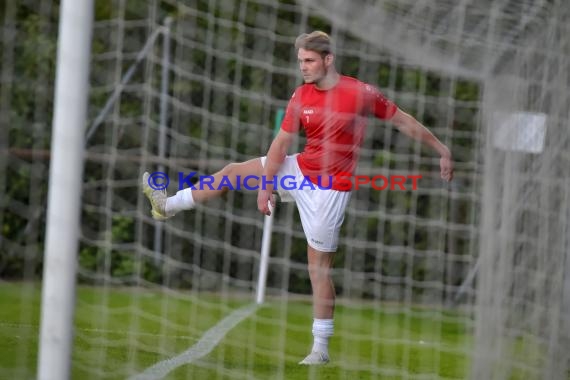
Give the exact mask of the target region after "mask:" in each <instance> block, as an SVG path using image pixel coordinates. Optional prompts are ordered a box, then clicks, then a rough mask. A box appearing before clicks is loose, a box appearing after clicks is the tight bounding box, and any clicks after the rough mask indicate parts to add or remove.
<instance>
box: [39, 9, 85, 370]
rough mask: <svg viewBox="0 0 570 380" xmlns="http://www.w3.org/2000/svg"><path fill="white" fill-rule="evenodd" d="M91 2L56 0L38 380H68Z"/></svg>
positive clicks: (81, 178)
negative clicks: (51, 120)
mask: <svg viewBox="0 0 570 380" xmlns="http://www.w3.org/2000/svg"><path fill="white" fill-rule="evenodd" d="M92 23H93V0H82V1H77V0H62V2H61V5H60V21H59V41H58V50H57V73H56V84H55V105H54V118H53V130H52V140H51V141H52V144H51V162H50V179H49V194H48V210H47V231H46V245H45V258H44V268H43V288H42V309H41V326H40V343H39V359H38V360H39V362H38V379H39V380H65V379H69V378H70V369H71V365H70V364H71V351H72V340H73V314H74V305H75V276H76V254H77V248H78V240H79V225H80V219H81V218H80V207H81V186H82V182H83V155H84V144H85V123H86V115H87V96H88V89H89V88H88V78H89V61H90V55H91V33H92Z"/></svg>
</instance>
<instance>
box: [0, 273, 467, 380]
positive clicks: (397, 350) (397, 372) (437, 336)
mask: <svg viewBox="0 0 570 380" xmlns="http://www.w3.org/2000/svg"><path fill="white" fill-rule="evenodd" d="M40 293H41V290H40V286H39V285H37V284H23V283H19V284H7V283H2V284H0V378H1V379H33V378H35V377H36V365H37V363H36V362H37V347H38V334H39V310H40ZM251 302H252V301H251V298H249V297H230V296H227V295H224V294H199V293H192V292H186V293H182V292H168V291H161V290H146V289H140V288H139V289H134V288H133V289H129V288H121V289H115V288H96V287H79V288H78V290H77V308H76V312H75V338H74V350H73V358H72V376H73V378H74V379H125V378H128V377H129V376H131V375H134V374H137V373H141V372H143V371H144V370H145V369H146V368H148V367H150V366H152V365H154V364H156V363H157V362H160V361H164V360H168V359H170V358H172V357H175V356H177V355H179V354H181V353H182V352H184V351H186V350H188V349H189V348H190V347H192V346H193V345H194V344H196V343H197V342H198V341H199V340H200V338H201V337H202V335H203V334H204V333H205V332H206V331H207V330H209V329H210V328H212V327H214V326H216V324H217V323H218V322H219V321H220V320H222V319H223V318H224V317H225V316H227V315H228V314H230V313H231V312H232V311H233V310H235V309H237V308H239V307H242V306H244V305H247V304H249V303H251ZM311 323H312V307H311V303H310V301H307V300H294V299H288V300H287V299H285V298H272V299H270V300H269V301H268V302H267V304H266V305H264V306H262V307H260V308H259V309H258V310H257V311H256V312H255V313H254V314H253V315H252V316H250V317H249V318H246V319H245V320H244V321H242V322H241V323H240V324H238V325H237V326H236V327H235V328H234V329H232V330H231V331H229V332H228V334H227V335H226V336H225V337H224V338H223V339H222V340H221V342H220V344H218V345H217V346H216V347H215V348H214V349H213V350H212V352H210V353H209V354H208V355H206V356H204V357H202V358H200V359H198V360H196V361H195V362H193V363H191V364H185V365H182V366H179V367H177V368H176V369H174V370H173V371H172V372H170V374H169V375H168V376H167V377H166V378H167V379H211V378H215V379H251V378H254V379H287V380H289V379H308V378H309V379H351V380H352V379H401V378H422V377H430V378H434V377H435V378H438V377H439V378H443V379H464V378H467V377H468V371H469V369H468V368H469V347H470V346H471V339H472V338H471V334H470V333H469V320H468V319H466V318H464V317H463V316H461V315H459V314H457V313H454V312H448V311H442V310H435V309H426V308H421V309H420V308H404V307H401V306H395V305H381V304H359V305H352V304H348V303H346V304H344V303H342V302H339V305H338V306H337V308H336V314H335V335H334V337H333V338H332V340H331V345H330V356H331V363H329V364H328V365H326V366H322V367H318V368H315V367H312V368H307V367H302V366H299V365H298V364H297V362H298V361H299V360H301V359H302V358H303V357H304V356H305V355H306V354H307V353H308V352H309V350H310V348H311V343H312V335H311Z"/></svg>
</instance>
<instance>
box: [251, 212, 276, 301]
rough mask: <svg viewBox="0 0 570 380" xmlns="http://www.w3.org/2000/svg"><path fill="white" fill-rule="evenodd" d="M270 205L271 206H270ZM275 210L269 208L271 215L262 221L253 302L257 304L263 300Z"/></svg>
mask: <svg viewBox="0 0 570 380" xmlns="http://www.w3.org/2000/svg"><path fill="white" fill-rule="evenodd" d="M270 207H271V206H270ZM274 215H275V210H274V209H272V210H271V215H269V216H265V220H264V221H263V237H262V240H261V260H260V261H259V276H258V279H257V296H256V299H255V302H257V304H258V305H260V304H262V303H263V301H264V300H265V286H266V283H267V267H268V266H269V250H270V249H271V235H272V234H273V217H274Z"/></svg>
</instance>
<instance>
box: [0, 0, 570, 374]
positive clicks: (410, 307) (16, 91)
mask: <svg viewBox="0 0 570 380" xmlns="http://www.w3.org/2000/svg"><path fill="white" fill-rule="evenodd" d="M33 3H34V2H32V1H26V0H19V1H15V2H6V4H5V5H1V6H0V8H2V9H0V16H1V20H2V21H1V22H2V27H3V29H2V35H3V38H2V45H1V48H2V57H3V60H2V64H1V70H2V89H1V97H0V120H1V122H2V125H1V127H0V149H2V159H1V160H0V191H2V192H3V193H5V194H6V195H7V196H5V197H3V202H2V203H1V204H0V227H1V228H2V240H1V241H0V276H1V277H2V278H5V279H7V280H10V281H12V282H14V281H16V282H15V283H0V292H2V294H5V295H6V296H5V297H0V300H2V301H0V302H6V303H5V304H4V306H3V307H2V309H1V310H6V311H5V312H4V313H2V312H1V311H0V318H2V319H0V332H2V333H3V336H4V337H5V339H6V341H12V340H14V339H15V338H13V337H14V336H18V337H22V338H18V339H17V343H16V347H17V349H16V350H15V351H14V352H15V354H10V355H4V356H5V357H6V358H5V359H0V377H10V378H14V377H33V374H34V359H33V357H34V354H33V353H35V350H36V345H37V342H36V339H37V310H36V309H35V306H33V305H35V304H37V289H36V288H35V287H33V286H29V285H30V284H33V283H34V282H33V280H35V279H37V278H38V277H37V276H38V273H40V272H39V271H38V268H39V267H40V264H41V254H42V249H43V246H42V244H43V231H44V229H43V223H42V222H41V221H42V220H43V219H44V213H45V191H46V189H47V187H46V181H47V178H48V176H47V174H48V173H47V167H48V166H47V163H48V161H47V159H48V158H49V133H48V132H47V131H48V130H49V125H50V121H51V119H50V118H51V116H50V115H51V114H50V107H51V102H50V96H51V94H52V93H53V89H52V88H51V85H49V83H50V79H51V77H52V76H51V75H52V74H53V72H52V71H53V67H52V66H49V65H46V66H42V65H43V62H51V63H53V62H54V59H55V58H54V52H55V50H54V46H55V39H54V38H53V37H54V36H53V34H54V33H53V31H54V30H56V25H57V24H56V23H57V7H56V6H54V4H53V3H52V1H49V0H42V1H41V2H40V6H39V7H36V6H34V4H33ZM95 6H96V22H95V28H94V34H93V48H92V52H93V56H92V63H91V78H90V82H91V85H92V89H91V93H90V99H91V102H90V107H89V113H90V119H89V125H88V126H86V135H87V136H88V141H87V144H86V162H85V179H84V188H83V194H82V199H83V208H82V235H81V247H80V252H79V253H78V263H79V267H78V271H79V274H78V280H79V284H80V288H79V290H78V298H77V309H76V314H77V322H76V326H75V328H76V330H75V335H76V339H75V351H74V352H75V354H74V357H73V360H72V366H73V367H72V368H73V373H74V377H77V378H85V379H89V378H93V379H95V378H125V377H128V376H129V375H134V374H137V373H141V372H143V371H144V370H145V369H149V372H147V375H148V376H149V378H160V376H161V375H160V374H161V373H162V372H161V371H165V370H166V369H168V368H170V367H168V366H169V365H172V368H177V369H175V370H174V372H173V373H172V376H173V378H211V377H219V378H226V377H228V378H268V377H274V378H287V379H289V378H296V377H299V378H307V377H310V378H318V377H320V376H321V375H323V376H332V377H333V378H337V377H338V378H342V377H357V378H358V377H364V378H382V379H383V378H387V377H392V378H465V377H468V376H471V377H472V378H474V379H488V378H497V379H503V378H504V379H506V378H521V379H522V378H524V379H527V378H537V379H539V378H548V379H563V378H566V377H567V371H568V352H570V350H569V349H568V344H569V342H568V331H570V326H569V323H568V317H567V316H568V315H569V312H570V310H569V299H570V276H568V275H567V273H568V271H569V270H570V267H569V264H568V263H570V260H569V259H570V258H569V257H568V255H569V252H570V248H569V240H568V239H569V238H568V236H570V227H569V224H568V220H569V219H568V217H569V216H570V215H569V213H570V212H569V211H568V210H569V209H570V201H569V200H570V193H569V189H570V182H569V181H570V180H569V178H570V175H569V170H570V169H569V168H570V162H569V161H570V157H569V155H568V152H569V151H570V149H569V148H570V146H569V145H570V142H569V141H568V133H567V132H566V131H567V128H568V120H569V115H568V108H567V104H568V103H569V101H570V99H569V96H568V88H569V87H570V78H569V76H568V74H567V73H568V69H570V64H569V59H570V58H569V57H570V41H569V38H568V37H567V36H568V35H570V30H569V26H568V25H569V24H568V20H569V19H570V5H569V4H566V3H565V2H564V1H562V0H559V1H556V0H545V1H531V0H528V1H514V0H512V1H511V0H503V1H501V0H485V1H450V0H448V1H443V0H441V1H438V0H429V1H428V0H424V1H411V0H410V1H408V0H397V1H366V0H359V1H350V2H349V1H340V0H335V1H324V0H313V1H309V0H299V1H297V2H294V1H277V0H240V1H225V0H209V1H198V0H196V1H191V0H184V1H174V0H152V1H147V2H140V1H129V0H106V1H102V0H98V1H96V5H95ZM167 16H168V17H170V19H171V23H169V22H167V21H166V17H167ZM16 23H18V24H21V25H26V26H27V27H26V28H23V27H22V28H16V27H15V25H16ZM315 29H323V30H325V31H327V32H330V34H331V35H332V37H333V38H334V39H335V41H336V45H337V50H338V57H337V66H338V69H339V70H340V71H341V72H343V73H345V74H348V75H353V76H357V77H358V78H360V79H361V80H363V81H366V82H370V83H373V84H376V85H378V86H379V87H380V88H381V89H382V90H383V92H384V93H385V94H386V95H387V96H388V97H390V98H392V99H394V100H395V101H396V103H398V105H400V106H401V107H402V108H403V109H404V110H406V111H408V112H410V113H411V114H413V115H414V116H415V117H416V118H418V120H420V121H422V122H423V123H424V124H426V125H427V126H428V127H429V128H430V129H431V130H432V131H433V132H434V133H435V134H436V135H437V136H438V137H439V138H440V139H441V140H442V141H444V142H445V143H446V144H447V145H448V146H449V147H450V148H451V150H452V152H453V154H454V158H455V159H456V179H455V180H454V182H453V183H452V184H451V185H450V186H449V187H448V186H446V185H444V184H443V183H442V182H441V181H440V180H439V179H438V170H439V167H438V164H439V162H438V161H439V160H438V158H437V157H436V156H435V155H434V154H433V153H432V152H430V151H429V150H427V149H425V148H422V147H421V146H420V145H419V144H418V143H416V142H414V141H412V140H410V139H409V138H407V137H404V136H402V135H401V134H400V133H399V132H397V131H396V130H395V129H393V128H392V127H391V126H390V124H389V123H382V122H378V121H371V123H370V125H369V128H368V131H367V136H366V139H365V145H364V149H363V151H362V154H361V161H360V166H359V169H358V173H359V174H367V175H375V174H384V175H390V174H404V175H407V174H421V175H422V176H423V178H422V179H421V180H420V181H419V182H418V185H419V186H418V189H417V191H407V192H404V191H402V192H398V191H376V190H373V189H372V188H364V189H361V190H359V191H358V192H355V193H354V194H353V197H352V200H351V203H350V205H349V208H348V210H347V214H346V219H345V224H344V227H343V230H342V235H341V242H340V246H339V252H338V254H337V260H336V266H335V268H336V269H335V271H334V281H335V285H336V287H337V293H338V296H339V298H340V300H341V301H340V306H338V307H337V311H336V321H337V322H336V323H337V324H336V333H335V336H334V338H333V340H332V343H331V356H332V358H333V361H334V363H335V365H334V366H333V367H331V368H329V369H327V370H326V371H324V372H315V371H308V372H307V371H299V369H298V368H297V366H296V362H297V361H298V360H299V359H300V358H301V357H302V356H303V355H304V354H306V351H307V349H309V348H310V340H311V335H310V330H311V325H310V324H311V317H312V313H311V307H310V298H308V294H310V285H309V278H308V274H307V271H306V242H305V238H304V234H303V231H302V228H301V225H300V222H299V217H298V214H297V211H296V209H295V207H294V206H293V205H291V204H280V205H279V206H278V209H277V214H276V218H275V224H274V231H273V240H272V245H271V247H272V249H271V259H270V265H269V276H268V291H267V293H268V297H269V298H268V307H266V308H263V309H260V310H257V311H255V314H251V315H250V314H248V313H249V309H248V311H247V312H246V311H243V313H244V314H243V315H244V318H245V319H244V322H242V323H241V324H239V325H238V326H237V327H236V328H235V329H233V330H231V331H229V332H228V333H227V335H222V338H221V339H222V340H221V343H220V346H219V347H218V348H214V349H215V350H214V351H212V352H211V353H209V351H208V352H207V350H206V349H205V348H204V347H206V346H207V345H208V343H207V342H204V341H200V339H201V338H202V337H203V335H204V333H205V332H206V331H208V329H210V328H211V327H213V326H218V330H215V331H214V334H215V333H220V334H221V332H223V331H224V330H223V328H219V326H224V324H223V323H222V324H218V322H219V321H222V320H223V319H224V318H225V317H226V316H228V315H234V314H232V311H233V310H236V309H238V308H239V307H240V306H242V305H248V304H250V303H251V302H252V300H253V295H254V291H255V288H256V281H257V271H258V267H259V251H260V248H261V237H262V234H263V217H262V216H260V215H259V213H258V212H257V206H256V197H255V195H253V194H248V193H243V192H230V193H228V194H227V196H225V197H224V198H223V199H220V200H216V201H212V202H209V203H207V204H205V205H203V206H200V207H199V208H198V209H196V210H194V211H192V212H186V213H183V214H179V215H177V216H176V217H175V218H173V219H171V220H170V221H168V222H167V223H165V224H156V223H155V222H154V221H152V219H151V218H150V214H149V212H148V208H149V207H148V204H147V202H146V200H145V199H144V198H143V197H142V195H141V194H140V191H139V189H138V185H139V183H138V182H139V180H138V178H140V175H141V174H142V172H143V171H144V170H149V171H155V170H161V171H162V170H164V171H165V172H167V173H168V174H169V175H170V178H171V186H170V189H169V192H170V193H171V194H172V193H173V192H174V191H175V190H176V189H177V186H178V173H179V172H183V173H185V174H189V173H190V172H194V171H195V172H197V173H198V174H210V173H212V172H213V171H216V170H219V169H221V168H222V167H223V166H224V165H225V164H227V163H229V162H232V161H243V160H246V159H250V158H253V157H258V156H261V155H264V154H265V153H266V151H267V148H268V147H269V144H270V142H271V140H272V137H273V134H274V124H275V117H276V114H277V113H278V111H279V110H280V109H282V108H283V107H285V105H286V104H287V99H288V98H289V96H290V94H291V92H292V91H293V89H294V88H295V87H296V86H297V85H298V84H299V83H300V79H299V76H298V69H297V65H296V55H295V51H294V50H293V46H292V44H293V41H294V39H295V37H296V36H297V35H298V34H300V33H303V32H306V31H311V30H315ZM50 33H51V34H50ZM50 36H51V37H50ZM167 40H168V41H169V46H168V45H166V47H165V41H167ZM17 41H26V42H25V43H24V42H23V43H22V44H19V43H16V42H17ZM41 47H44V50H42V49H41ZM34 53H35V54H36V55H37V57H36V56H34ZM40 68H42V69H40ZM164 68H167V69H168V70H167V71H166V74H168V76H166V77H165V76H164V74H165V71H164V70H163V69H164ZM107 103H108V106H107V107H106V104H107ZM521 113H525V114H527V115H535V116H536V115H543V116H545V117H546V123H545V128H546V133H545V136H544V144H543V146H542V144H535V145H536V146H540V148H541V149H542V151H541V152H540V153H536V152H535V153H528V152H525V151H524V149H522V148H521V149H518V151H510V150H509V151H505V150H504V149H505V148H509V147H513V145H517V144H515V143H513V142H512V141H503V140H505V138H504V136H506V135H507V136H508V134H506V135H505V133H506V132H504V130H503V132H502V133H503V134H501V133H497V129H499V128H503V127H504V124H505V123H504V120H508V119H509V118H511V119H510V120H519V121H520V120H523V119H521V118H520V117H519V116H520V114H521ZM513 115H515V116H513ZM516 115H518V116H516ZM513 117H515V119H512V118H513ZM516 117H519V118H516ZM525 120H526V119H525ZM511 124H512V123H511ZM513 125H514V127H511V128H515V131H516V126H517V125H518V123H515V124H513ZM537 128H539V129H540V127H537ZM511 133H512V131H511ZM540 138H541V137H540V135H533V137H532V138H531V140H533V141H534V142H535V143H536V140H537V139H540ZM499 140H500V141H499ZM515 140H516V141H519V140H524V138H518V139H515ZM302 143H303V139H302V138H301V139H300V140H299V142H298V144H297V149H299V148H300V147H301V146H302ZM515 148H516V147H515ZM521 150H522V151H521ZM4 189H6V191H4ZM21 252H24V254H21ZM565 284H566V285H565ZM3 300H6V301H3ZM235 315H242V314H239V312H238V314H235ZM236 318H238V317H236ZM240 318H241V317H240ZM240 320H241V319H240ZM224 334H225V333H224ZM206 338H207V339H206V340H207V341H208V342H211V341H215V339H213V338H211V335H207V336H206ZM191 347H192V349H190V351H187V350H189V348H191ZM196 347H198V348H196ZM192 350H194V351H192ZM200 350H202V351H200ZM181 354H183V355H182V356H179V355H181ZM201 354H204V356H200V355H201ZM0 356H1V355H0ZM173 358H176V360H171V361H167V360H168V359H173ZM165 360H166V362H164V361H165ZM177 360H181V363H190V364H188V365H185V366H178V364H181V363H179V362H177ZM157 363H158V367H152V366H153V365H155V364H157ZM173 363H177V364H176V365H173ZM327 371H328V372H327ZM4 375H5V376H4Z"/></svg>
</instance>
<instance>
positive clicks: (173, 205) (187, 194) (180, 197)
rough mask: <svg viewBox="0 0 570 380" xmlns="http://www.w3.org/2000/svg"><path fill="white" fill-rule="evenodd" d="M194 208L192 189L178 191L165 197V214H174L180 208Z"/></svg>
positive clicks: (180, 209)
mask: <svg viewBox="0 0 570 380" xmlns="http://www.w3.org/2000/svg"><path fill="white" fill-rule="evenodd" d="M193 208H194V197H192V189H184V190H180V191H178V192H177V193H176V194H175V195H173V196H171V197H168V198H167V199H166V206H165V210H164V211H166V214H167V215H170V216H172V215H174V214H176V213H177V212H179V211H182V210H192V209H193Z"/></svg>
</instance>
